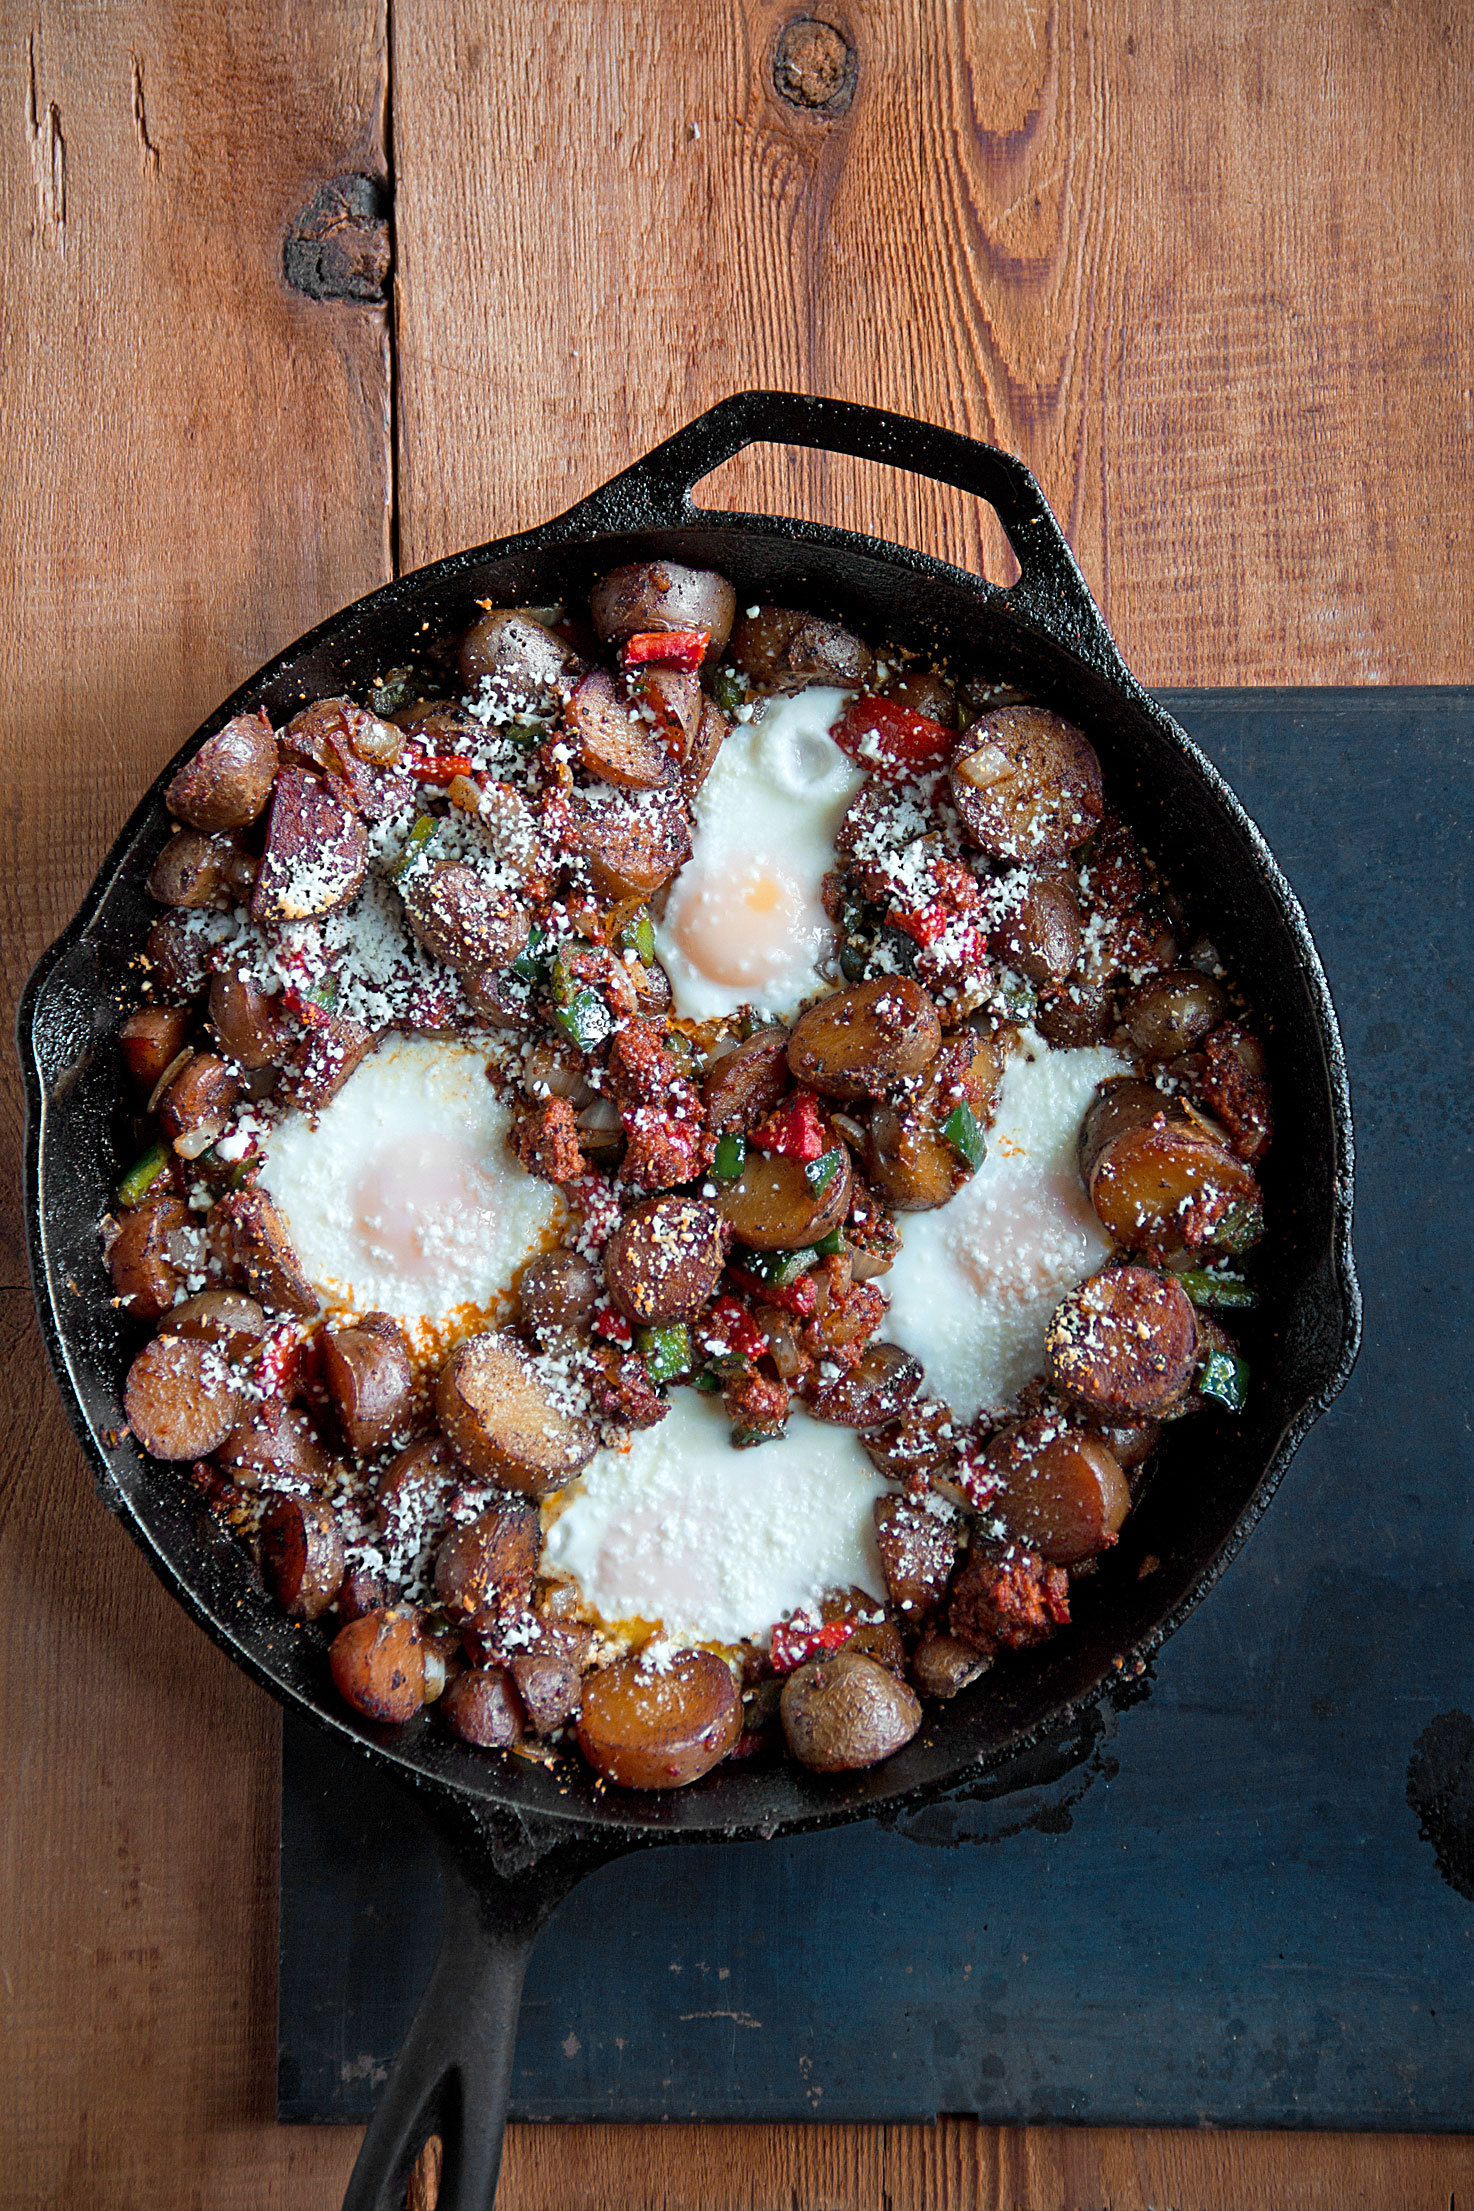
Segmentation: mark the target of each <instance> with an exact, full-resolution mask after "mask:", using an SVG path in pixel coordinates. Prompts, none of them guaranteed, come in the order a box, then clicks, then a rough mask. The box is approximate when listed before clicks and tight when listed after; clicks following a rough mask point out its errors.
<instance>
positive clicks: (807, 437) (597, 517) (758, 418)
mask: <svg viewBox="0 0 1474 2211" xmlns="http://www.w3.org/2000/svg"><path fill="white" fill-rule="evenodd" d="M757 444H767V445H802V446H808V447H811V448H813V449H815V450H817V451H819V452H824V453H850V454H853V455H854V456H855V457H856V458H857V459H859V460H865V461H883V462H886V463H887V464H889V465H890V466H891V467H893V468H904V469H906V470H907V471H909V473H910V474H912V475H914V476H927V477H930V478H931V479H932V480H933V481H934V482H936V483H941V484H952V485H954V486H955V487H956V489H957V490H959V491H965V492H970V493H971V494H972V495H973V496H974V497H976V498H979V499H986V501H987V502H988V504H989V506H990V507H991V508H992V509H993V511H994V513H995V514H996V515H997V517H998V520H999V522H1000V523H1001V524H1002V526H1003V530H1004V534H1005V536H1006V537H1007V539H1008V542H1009V544H1010V545H1011V546H1012V547H1013V550H1014V555H1015V557H1016V558H1017V561H1018V564H1019V579H1018V582H1017V583H1016V584H1014V585H1012V586H1011V587H1010V589H1009V590H1008V591H1006V592H1003V593H1000V596H1001V597H1004V598H1006V599H1007V600H1008V602H1009V605H1010V607H1011V609H1012V611H1013V613H1014V614H1015V615H1016V616H1017V617H1019V618H1020V619H1021V620H1023V621H1025V622H1027V623H1028V624H1029V625H1030V627H1031V628H1033V629H1036V630H1042V631H1043V632H1044V634H1045V635H1046V636H1047V637H1050V638H1052V639H1053V640H1054V641H1055V642H1056V643H1057V644H1060V645H1062V646H1064V647H1065V649H1066V650H1067V651H1069V652H1070V653H1072V654H1074V655H1075V656H1076V657H1077V658H1078V659H1082V660H1085V661H1087V662H1089V663H1090V665H1091V666H1092V667H1095V668H1098V669H1099V670H1100V671H1101V673H1102V674H1106V675H1109V676H1110V678H1111V680H1112V681H1114V682H1118V683H1119V682H1121V681H1122V680H1126V681H1129V680H1130V678H1129V677H1128V676H1127V672H1126V668H1125V665H1124V663H1123V662H1122V660H1121V656H1120V654H1119V653H1118V652H1117V650H1116V646H1115V641H1114V640H1113V638H1112V637H1111V634H1110V631H1109V630H1108V629H1107V628H1106V625H1105V622H1104V620H1103V619H1102V616H1101V613H1100V609H1099V608H1098V607H1097V606H1096V603H1095V601H1094V599H1093V598H1092V597H1091V596H1090V587H1089V585H1088V584H1087V583H1086V581H1085V578H1084V577H1083V576H1082V575H1081V573H1080V570H1079V567H1078V566H1077V564H1076V561H1075V556H1074V554H1073V553H1072V552H1071V551H1070V548H1069V545H1068V543H1067V541H1066V539H1065V534H1064V531H1063V530H1062V529H1061V528H1060V526H1059V523H1058V522H1057V521H1056V519H1055V516H1054V512H1053V509H1052V508H1051V507H1050V505H1049V502H1048V500H1047V499H1046V498H1045V496H1044V494H1043V492H1042V491H1041V490H1040V489H1039V486H1038V484H1037V482H1036V481H1035V479H1034V476H1033V474H1032V472H1031V470H1029V469H1028V468H1027V467H1026V466H1025V465H1024V463H1023V462H1022V461H1021V460H1019V459H1018V457H1017V456H1016V455H1015V454H1013V453H1005V452H1004V451H1003V450H1002V448H1001V447H999V446H996V445H984V444H983V443H982V442H981V441H980V440H979V439H977V438H965V437H963V436H962V435H961V434H960V433H959V432H958V431H956V430H944V429H941V428H940V427H939V426H938V425H937V424H935V423H931V422H918V421H916V420H915V419H914V418H913V417H912V416H910V415H898V414H891V413H888V412H887V411H885V410H884V409H882V408H879V407H862V406H859V405H857V404H856V403H855V402H854V401H852V400H847V399H818V398H813V397H811V396H809V395H808V394H805V393H803V392H766V391H751V392H734V393H733V395H732V397H731V398H730V399H723V400H720V401H719V402H718V403H717V405H716V406H715V407H712V408H709V409H708V410H707V412H706V413H705V414H704V415H698V416H697V418H696V420H695V421H694V422H690V423H687V425H686V427H685V429H684V430H678V431H677V432H676V434H675V436H674V437H672V438H667V439H666V441H665V443H664V444H663V445H657V446H656V448H655V450H654V451H653V452H652V453H647V454H646V456H645V458H644V459H643V460H642V461H636V462H635V464H634V466H633V468H627V469H625V470H624V472H623V473H622V474H621V475H619V476H615V477H613V478H612V479H611V480H610V482H609V483H607V484H604V485H602V486H601V487H600V489H599V490H598V491H596V492H593V493H591V494H590V496H589V497H588V498H587V499H585V500H584V501H582V503H581V504H580V505H579V506H577V507H575V508H574V510H573V513H572V514H571V515H569V516H568V517H566V518H565V519H566V520H568V521H569V522H570V523H571V522H573V521H574V519H575V517H576V518H577V525H578V528H579V529H580V530H581V531H588V530H590V529H609V530H639V529H651V528H654V529H672V528H675V529H679V528H681V527H683V526H684V527H687V528H689V527H691V526H693V525H695V524H698V523H699V522H700V521H701V519H702V514H703V510H702V509H701V508H700V507H698V506H697V505H696V504H695V503H694V501H693V500H692V497H691V487H692V485H693V484H697V483H699V482H700V481H701V478H702V477H703V476H706V475H709V474H710V472H711V470H712V469H714V468H718V467H720V465H721V463H722V462H723V461H728V460H730V459H731V458H732V456H733V454H734V453H740V452H742V450H743V449H744V447H746V446H749V445H757ZM989 588H990V589H991V588H993V587H989Z"/></svg>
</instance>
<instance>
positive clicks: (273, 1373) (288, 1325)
mask: <svg viewBox="0 0 1474 2211" xmlns="http://www.w3.org/2000/svg"><path fill="white" fill-rule="evenodd" d="M313 1352H314V1346H313V1345H311V1344H309V1343H308V1342H306V1341H305V1340H304V1339H303V1337H302V1336H301V1335H300V1334H299V1333H298V1330H297V1324H296V1322H295V1321H287V1322H284V1323H283V1325H282V1326H281V1327H280V1328H273V1329H272V1331H271V1333H270V1335H269V1336H265V1337H263V1338H262V1342H261V1349H260V1351H259V1352H258V1353H257V1355H256V1386H257V1388H258V1389H259V1390H260V1392H261V1394H262V1396H263V1397H296V1396H297V1395H298V1394H299V1393H300V1392H301V1390H302V1389H303V1388H304V1386H305V1385H306V1383H307V1382H308V1380H309V1379H310V1376H311V1372H312V1369H313V1366H314V1365H315V1363H316V1362H315V1357H314V1356H313V1355H312V1354H313Z"/></svg>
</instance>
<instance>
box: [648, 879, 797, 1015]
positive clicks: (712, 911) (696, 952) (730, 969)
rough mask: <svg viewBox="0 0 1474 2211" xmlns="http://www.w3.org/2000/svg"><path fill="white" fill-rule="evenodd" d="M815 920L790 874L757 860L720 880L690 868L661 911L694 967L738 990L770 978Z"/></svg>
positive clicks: (783, 968)
mask: <svg viewBox="0 0 1474 2211" xmlns="http://www.w3.org/2000/svg"><path fill="white" fill-rule="evenodd" d="M819 919H820V920H822V916H820V917H819ZM814 926H815V916H814V914H813V911H812V909H811V907H810V903H809V901H808V900H807V899H806V898H805V897H804V895H803V892H802V891H801V890H800V889H799V886H798V884H797V883H795V882H794V880H793V878H792V877H791V876H790V875H788V874H786V873H785V872H784V871H783V869H781V868H778V867H775V866H774V865H773V864H772V862H771V861H769V860H760V859H756V858H754V859H750V860H748V861H746V862H745V863H744V862H741V861H737V862H734V863H733V865H732V867H731V871H730V873H728V874H726V875H724V876H723V877H721V878H720V879H716V878H713V877H712V876H710V875H707V876H703V877H701V878H700V879H697V880H693V879H692V878H691V877H690V875H689V874H688V876H687V878H686V880H685V881H684V882H683V883H682V884H681V885H680V895H679V897H678V898H677V899H673V900H672V901H671V905H670V906H669V907H668V908H667V910H666V929H667V932H668V933H669V935H670V937H671V938H672V939H673V941H674V943H675V944H676V945H677V946H678V947H679V949H680V950H681V952H682V953H684V955H685V957H686V959H687V960H689V962H690V964H691V966H692V967H694V968H695V970H696V972H697V973H698V974H699V975H704V976H706V978H707V980H708V981H709V982H713V983H726V984H729V985H731V986H732V987H733V988H736V989H754V988H756V989H761V988H763V987H764V986H765V985H768V984H772V983H776V982H777V981H778V980H779V979H780V978H781V977H782V976H784V975H785V974H786V973H787V972H788V970H789V968H790V967H791V966H792V965H793V963H794V961H795V960H796V959H801V958H802V957H804V956H805V954H806V953H807V952H808V951H809V950H810V948H811V945H812V940H813V932H814Z"/></svg>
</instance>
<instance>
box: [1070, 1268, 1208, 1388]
mask: <svg viewBox="0 0 1474 2211" xmlns="http://www.w3.org/2000/svg"><path fill="white" fill-rule="evenodd" d="M1197 1350H1198V1323H1197V1315H1196V1313H1195V1312H1194V1310H1193V1303H1192V1300H1191V1298H1190V1297H1189V1296H1188V1294H1187V1292H1186V1291H1185V1290H1184V1289H1183V1287H1182V1285H1181V1283H1180V1282H1177V1281H1174V1279H1173V1278H1172V1276H1171V1275H1162V1274H1156V1273H1153V1272H1151V1271H1150V1270H1149V1269H1148V1268H1146V1267H1111V1268H1108V1269H1107V1270H1106V1271H1105V1272H1104V1273H1103V1274H1097V1275H1093V1276H1092V1277H1091V1279H1090V1281H1088V1282H1082V1283H1081V1285H1080V1287H1079V1288H1078V1289H1077V1290H1072V1291H1071V1292H1070V1294H1069V1296H1068V1297H1065V1298H1061V1300H1060V1302H1059V1304H1058V1305H1057V1306H1056V1307H1055V1309H1054V1313H1053V1316H1052V1317H1051V1319H1050V1323H1049V1332H1048V1336H1047V1338H1046V1341H1045V1351H1046V1355H1047V1357H1048V1360H1049V1372H1050V1376H1051V1378H1052V1380H1053V1381H1054V1384H1055V1386H1056V1388H1057V1389H1059V1390H1061V1391H1062V1392H1063V1393H1064V1395H1065V1396H1066V1397H1071V1398H1073V1399H1074V1400H1075V1402H1076V1403H1077V1404H1079V1405H1083V1406H1084V1407H1085V1409H1086V1411H1087V1412H1091V1413H1095V1414H1098V1415H1103V1416H1104V1417H1105V1418H1107V1419H1116V1420H1156V1419H1160V1418H1161V1416H1162V1415H1163V1414H1164V1413H1166V1412H1169V1411H1170V1410H1171V1408H1172V1407H1173V1406H1174V1405H1175V1404H1176V1403H1177V1401H1178V1399H1179V1398H1180V1397H1181V1396H1182V1394H1183V1392H1184V1391H1185V1390H1186V1388H1187V1386H1188V1384H1189V1382H1190V1381H1191V1380H1192V1372H1193V1364H1194V1361H1195V1360H1196V1358H1197Z"/></svg>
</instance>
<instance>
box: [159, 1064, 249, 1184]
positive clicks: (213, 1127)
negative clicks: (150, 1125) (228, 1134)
mask: <svg viewBox="0 0 1474 2211" xmlns="http://www.w3.org/2000/svg"><path fill="white" fill-rule="evenodd" d="M240 1094H241V1080H240V1077H239V1075H237V1074H235V1073H234V1072H233V1070H232V1069H231V1068H229V1067H227V1065H226V1064H225V1061H224V1060H223V1059H217V1058H216V1056H215V1054H214V1053H213V1052H196V1053H195V1056H194V1058H193V1059H192V1060H191V1061H190V1063H189V1065H188V1066H187V1067H186V1068H184V1069H183V1070H182V1072H181V1073H179V1074H178V1075H176V1076H175V1078H174V1080H173V1082H171V1083H170V1085H169V1087H168V1089H167V1090H166V1091H165V1092H164V1094H163V1096H162V1097H161V1098H160V1100H159V1103H158V1115H159V1126H160V1128H161V1129H162V1130H163V1132H164V1134H165V1136H166V1137H167V1138H168V1139H169V1141H170V1143H171V1144H173V1145H175V1146H176V1148H178V1149H180V1150H182V1151H183V1154H184V1156H185V1157H187V1158H191V1159H192V1158H197V1157H198V1155H199V1153H200V1152H201V1151H204V1150H205V1149H206V1148H207V1147H208V1146H209V1145H210V1144H211V1143H213V1142H214V1140H215V1138H216V1137H217V1136H218V1135H219V1134H220V1131H221V1130H222V1129H223V1128H224V1126H225V1123H226V1118H227V1116H228V1115H229V1113H230V1110H231V1108H232V1107H233V1106H234V1104H235V1102H236V1100H237V1099H238V1098H239V1096H240ZM191 1137H192V1138H195V1139H197V1141H196V1142H194V1143H192V1144H189V1145H187V1146H182V1145H181V1143H180V1139H181V1138H191Z"/></svg>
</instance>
